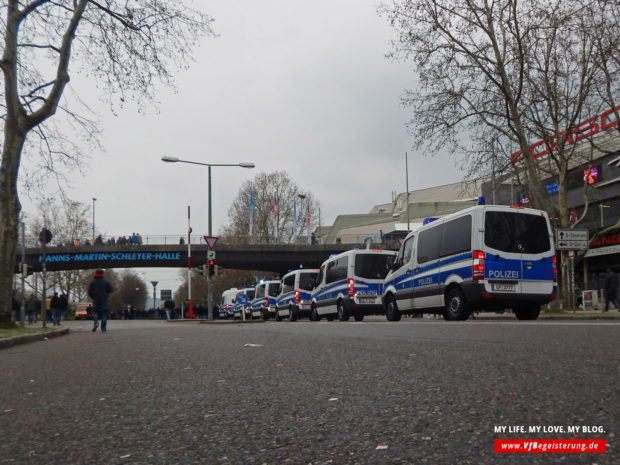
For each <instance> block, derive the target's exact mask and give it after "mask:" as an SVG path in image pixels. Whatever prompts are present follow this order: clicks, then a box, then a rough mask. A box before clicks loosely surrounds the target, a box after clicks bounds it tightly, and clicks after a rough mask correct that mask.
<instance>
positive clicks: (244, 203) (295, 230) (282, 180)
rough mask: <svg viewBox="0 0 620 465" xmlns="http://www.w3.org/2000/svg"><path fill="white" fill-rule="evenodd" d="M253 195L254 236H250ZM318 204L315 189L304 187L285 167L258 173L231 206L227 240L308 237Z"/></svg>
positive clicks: (287, 242) (286, 240)
mask: <svg viewBox="0 0 620 465" xmlns="http://www.w3.org/2000/svg"><path fill="white" fill-rule="evenodd" d="M250 198H252V206H253V208H252V237H250ZM317 216H318V206H317V203H316V201H315V200H314V198H313V196H312V193H310V192H308V191H306V190H303V189H302V188H300V187H299V186H297V184H296V183H295V182H294V181H293V180H292V179H291V178H290V177H289V175H288V174H287V173H286V172H284V171H273V172H271V173H264V172H263V173H259V174H257V175H256V176H255V178H254V179H253V180H252V181H249V182H247V183H245V184H244V185H243V186H242V187H241V188H240V189H239V192H238V193H237V196H236V197H235V200H233V204H232V205H231V207H230V208H229V210H228V217H229V218H230V223H229V225H228V226H227V227H225V228H224V231H223V233H224V236H226V239H227V241H229V242H231V241H235V242H240V243H247V242H248V241H253V242H256V243H271V242H276V243H284V244H290V243H292V242H297V241H298V240H299V241H302V240H303V241H305V239H302V237H303V238H305V237H306V236H307V235H308V224H310V230H312V227H313V226H314V225H316V218H317Z"/></svg>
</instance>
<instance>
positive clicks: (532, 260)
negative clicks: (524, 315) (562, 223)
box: [484, 208, 555, 294]
mask: <svg viewBox="0 0 620 465" xmlns="http://www.w3.org/2000/svg"><path fill="white" fill-rule="evenodd" d="M484 215H485V216H484V252H485V257H484V259H485V260H484V264H485V279H486V280H487V281H486V286H485V289H486V291H487V292H491V293H525V294H545V293H547V294H550V293H551V292H552V291H553V255H554V253H555V252H554V250H553V245H552V243H551V240H550V235H549V227H548V223H547V219H546V217H545V216H544V214H543V213H542V212H535V213H533V211H532V210H521V209H497V210H495V209H492V208H488V209H486V210H485V214H484Z"/></svg>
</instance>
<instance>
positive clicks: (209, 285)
mask: <svg viewBox="0 0 620 465" xmlns="http://www.w3.org/2000/svg"><path fill="white" fill-rule="evenodd" d="M161 160H162V161H164V162H166V163H177V162H178V163H190V164H192V165H202V166H208V167H209V182H208V188H207V191H208V195H209V204H208V205H209V236H212V235H213V214H212V210H213V202H212V199H211V167H212V166H238V167H241V168H254V167H255V166H256V165H254V163H247V162H246V163H201V162H197V161H189V160H181V159H179V158H177V157H167V156H164V157H161ZM207 293H208V295H207V305H208V306H209V308H208V315H209V316H208V318H209V320H213V278H212V277H211V275H208V276H207ZM188 298H189V296H188ZM190 305H191V299H190Z"/></svg>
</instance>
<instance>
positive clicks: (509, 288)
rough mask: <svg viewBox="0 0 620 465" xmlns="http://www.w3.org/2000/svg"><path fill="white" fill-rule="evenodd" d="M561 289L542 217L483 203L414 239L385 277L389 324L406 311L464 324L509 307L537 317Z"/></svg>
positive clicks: (421, 230) (518, 313) (550, 239)
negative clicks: (437, 315)
mask: <svg viewBox="0 0 620 465" xmlns="http://www.w3.org/2000/svg"><path fill="white" fill-rule="evenodd" d="M556 290H557V283H556V260H555V248H554V244H553V234H552V230H551V225H550V224H549V218H548V217H547V214H546V213H545V212H544V211H540V210H534V209H526V208H522V207H508V206H500V205H478V206H475V207H471V208H467V209H465V210H462V211H460V212H457V213H453V214H451V215H447V216H444V217H442V218H439V219H437V220H435V221H432V222H430V223H428V224H425V225H423V226H421V227H420V228H419V229H417V230H415V231H413V232H411V233H409V234H408V235H407V237H406V238H405V241H404V242H403V244H402V245H401V247H400V250H399V252H398V256H397V257H396V260H395V262H394V266H393V269H392V270H391V271H390V273H389V274H388V276H387V277H386V278H385V283H384V286H383V303H384V307H385V314H386V317H387V319H388V320H390V321H398V320H400V318H401V315H402V314H403V313H418V314H419V313H442V314H443V316H444V318H445V319H446V320H465V319H467V318H468V317H469V315H470V313H471V312H472V311H499V310H503V309H506V308H511V309H512V310H513V311H514V313H515V315H516V316H517V318H519V319H532V320H533V319H536V318H538V314H539V313H540V307H541V306H542V305H544V304H546V303H548V302H549V301H551V300H553V299H554V297H555V294H556Z"/></svg>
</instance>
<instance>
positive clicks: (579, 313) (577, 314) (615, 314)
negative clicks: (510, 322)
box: [476, 309, 620, 321]
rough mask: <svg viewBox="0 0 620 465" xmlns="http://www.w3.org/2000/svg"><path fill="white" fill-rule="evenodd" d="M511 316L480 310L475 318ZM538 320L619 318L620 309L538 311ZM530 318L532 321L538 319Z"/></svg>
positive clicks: (509, 314) (512, 316)
mask: <svg viewBox="0 0 620 465" xmlns="http://www.w3.org/2000/svg"><path fill="white" fill-rule="evenodd" d="M505 318H512V319H515V320H516V319H517V317H516V316H515V314H514V313H508V312H505V313H492V312H480V313H479V314H478V313H477V314H476V319H481V320H484V319H505ZM538 320H604V321H607V320H620V311H619V310H617V309H613V310H609V311H608V312H603V311H602V310H565V311H564V312H558V313H553V312H549V313H546V312H544V311H542V312H540V316H539V317H538ZM538 320H532V321H538Z"/></svg>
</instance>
